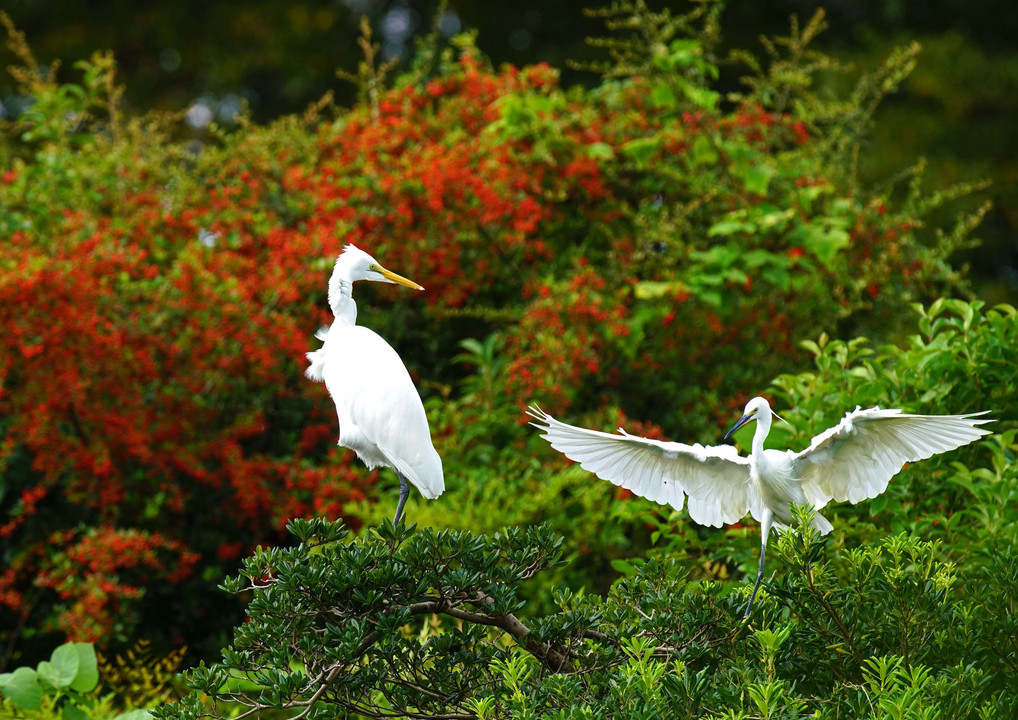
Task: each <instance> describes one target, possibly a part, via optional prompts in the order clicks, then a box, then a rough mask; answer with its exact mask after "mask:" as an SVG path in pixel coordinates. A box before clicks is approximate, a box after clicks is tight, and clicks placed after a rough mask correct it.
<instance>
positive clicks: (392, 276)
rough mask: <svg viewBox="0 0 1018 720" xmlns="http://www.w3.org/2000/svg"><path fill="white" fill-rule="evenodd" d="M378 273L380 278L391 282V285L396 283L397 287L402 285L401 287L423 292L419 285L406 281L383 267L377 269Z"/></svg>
mask: <svg viewBox="0 0 1018 720" xmlns="http://www.w3.org/2000/svg"><path fill="white" fill-rule="evenodd" d="M378 272H380V273H382V277H384V278H385V279H386V280H388V281H389V282H392V283H396V284H397V285H402V286H403V287H408V288H413V289H414V290H423V289H424V288H423V287H421V286H420V285H418V284H417V283H415V282H414V281H413V280H407V279H406V278H405V277H403V276H402V275H397V274H396V273H394V272H393V271H392V270H386V269H385V268H384V267H379V268H378Z"/></svg>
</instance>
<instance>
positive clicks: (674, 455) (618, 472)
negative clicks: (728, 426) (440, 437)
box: [528, 406, 753, 527]
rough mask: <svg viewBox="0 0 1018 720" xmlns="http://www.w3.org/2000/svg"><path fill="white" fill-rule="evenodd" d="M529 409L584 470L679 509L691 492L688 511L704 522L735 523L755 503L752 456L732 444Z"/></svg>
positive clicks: (558, 447) (550, 438)
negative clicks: (593, 424)
mask: <svg viewBox="0 0 1018 720" xmlns="http://www.w3.org/2000/svg"><path fill="white" fill-rule="evenodd" d="M528 414H529V415H530V416H531V417H532V418H534V420H535V422H532V423H531V425H533V426H534V427H536V428H538V429H539V430H540V431H541V434H542V437H544V439H546V440H547V441H548V442H549V443H551V446H552V447H553V448H555V449H556V450H558V451H559V452H561V453H562V454H563V455H565V456H566V457H568V458H569V459H571V460H574V461H576V462H577V463H579V464H580V467H582V468H583V469H584V470H587V471H589V472H592V473H594V474H595V475H597V476H598V477H600V478H602V479H604V480H608V481H609V482H612V483H614V484H615V485H618V486H619V487H623V488H625V489H627V490H631V491H632V492H633V493H634V494H636V495H639V496H640V497H644V498H647V499H648V500H652V501H654V502H657V503H660V504H662V505H671V506H672V507H674V508H675V509H677V510H681V509H682V505H683V502H684V500H685V496H686V495H688V496H689V515H690V517H692V518H693V520H695V521H696V522H698V523H700V524H701V525H712V526H715V527H720V526H721V525H723V524H725V523H734V522H737V521H738V520H740V519H741V518H742V517H743V516H745V514H746V513H747V512H748V511H749V509H750V506H751V504H752V500H753V498H751V490H750V485H749V460H748V459H747V458H744V457H740V456H739V454H738V452H737V451H736V450H735V448H733V447H730V446H727V445H723V446H718V447H705V446H703V445H684V444H682V443H676V442H664V441H661V440H652V439H650V438H642V437H638V436H636V435H630V434H628V433H626V432H625V431H623V430H619V434H618V435H613V434H611V433H605V432H600V431H598V430H588V429H586V428H580V427H576V426H574V425H569V424H567V423H564V422H561V421H559V420H556V419H555V418H553V417H552V416H551V415H548V414H547V413H546V412H544V411H543V410H541V409H540V408H538V407H537V406H532V407H531V408H530V410H529V412H528Z"/></svg>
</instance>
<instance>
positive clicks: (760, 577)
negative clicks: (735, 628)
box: [742, 543, 767, 619]
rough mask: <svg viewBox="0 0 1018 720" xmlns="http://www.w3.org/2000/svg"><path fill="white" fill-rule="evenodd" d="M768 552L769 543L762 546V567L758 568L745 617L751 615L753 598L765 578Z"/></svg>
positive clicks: (743, 615)
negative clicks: (765, 561)
mask: <svg viewBox="0 0 1018 720" xmlns="http://www.w3.org/2000/svg"><path fill="white" fill-rule="evenodd" d="M766 553H767V543H764V544H763V545H761V546H760V567H758V568H757V570H756V583H754V584H753V592H752V593H751V594H750V596H749V604H748V605H746V612H744V613H743V614H742V617H743V619H746V618H748V617H749V611H750V610H752V609H753V600H755V599H756V591H757V590H759V589H760V581H761V580H763V571H764V555H765V554H766Z"/></svg>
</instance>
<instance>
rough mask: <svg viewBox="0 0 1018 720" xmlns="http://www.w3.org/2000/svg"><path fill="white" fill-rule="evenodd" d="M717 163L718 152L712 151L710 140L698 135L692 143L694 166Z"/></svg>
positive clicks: (712, 146)
mask: <svg viewBox="0 0 1018 720" xmlns="http://www.w3.org/2000/svg"><path fill="white" fill-rule="evenodd" d="M717 161H718V151H717V150H715V149H714V145H713V144H711V141H710V138H708V137H707V136H706V135H698V136H697V138H696V140H694V141H693V163H694V164H696V165H713V164H715V163H717Z"/></svg>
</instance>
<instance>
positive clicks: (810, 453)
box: [792, 407, 993, 508]
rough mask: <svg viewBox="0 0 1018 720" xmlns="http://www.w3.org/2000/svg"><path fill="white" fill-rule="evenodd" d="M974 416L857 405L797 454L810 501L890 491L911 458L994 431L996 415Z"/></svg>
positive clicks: (796, 468) (796, 469)
mask: <svg viewBox="0 0 1018 720" xmlns="http://www.w3.org/2000/svg"><path fill="white" fill-rule="evenodd" d="M983 414H985V413H972V414H969V415H906V414H904V413H902V412H901V410H881V409H880V408H870V409H868V410H860V409H859V408H858V407H857V408H856V409H855V410H853V411H852V412H850V413H847V414H846V415H845V417H844V419H843V420H842V421H841V422H840V423H838V424H837V425H836V426H835V427H832V428H831V429H829V430H827V431H825V432H822V433H820V434H819V435H817V436H816V437H815V438H813V442H812V443H811V444H810V446H809V447H808V448H806V449H805V450H803V451H802V452H800V453H796V454H795V455H794V456H793V458H792V468H793V471H794V473H795V475H796V476H797V477H799V478H801V480H802V489H803V491H804V492H805V493H806V499H807V500H809V502H811V503H812V504H813V505H814V506H815V507H817V508H821V507H823V506H824V505H826V504H827V503H828V502H829V501H831V500H832V499H833V500H835V501H837V502H842V501H844V500H848V501H849V502H851V503H857V502H861V501H863V500H866V499H868V498H872V497H876V496H877V495H879V494H880V493H882V492H883V491H884V490H886V489H887V483H888V482H890V480H891V477H892V476H894V474H895V473H897V472H898V471H899V470H901V468H902V466H904V464H905V463H906V462H916V461H917V460H925V459H926V458H928V457H930V456H932V455H936V454H937V453H942V452H947V451H948V450H954V449H955V448H958V447H961V446H962V445H967V444H968V443H970V442H972V441H973V440H977V439H978V438H980V437H981V436H983V435H989V434H990V431H989V430H983V429H982V428H980V427H979V425H982V424H983V423H988V422H993V421H992V420H991V419H988V418H986V419H976V418H977V417H978V416H980V415H983Z"/></svg>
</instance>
